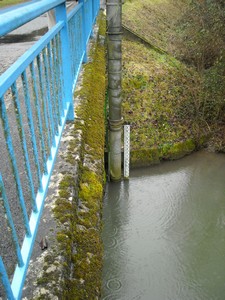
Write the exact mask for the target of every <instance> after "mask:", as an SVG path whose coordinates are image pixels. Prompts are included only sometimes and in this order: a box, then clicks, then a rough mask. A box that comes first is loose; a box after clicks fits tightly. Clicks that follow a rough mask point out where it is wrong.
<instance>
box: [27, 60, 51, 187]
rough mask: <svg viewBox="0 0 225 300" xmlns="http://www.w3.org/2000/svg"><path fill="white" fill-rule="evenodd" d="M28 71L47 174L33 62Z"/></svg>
mask: <svg viewBox="0 0 225 300" xmlns="http://www.w3.org/2000/svg"><path fill="white" fill-rule="evenodd" d="M30 73H31V83H32V87H33V96H34V103H35V108H36V110H35V112H36V117H37V120H38V131H39V137H40V139H41V154H42V161H43V170H44V174H47V158H46V149H45V141H44V133H43V126H42V120H41V111H40V101H39V95H38V89H37V81H36V76H35V70H34V62H32V63H31V64H30ZM39 189H40V191H42V182H41V186H39Z"/></svg>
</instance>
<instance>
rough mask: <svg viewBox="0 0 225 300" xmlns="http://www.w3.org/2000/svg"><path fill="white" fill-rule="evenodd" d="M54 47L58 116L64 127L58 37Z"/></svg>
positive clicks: (60, 123)
mask: <svg viewBox="0 0 225 300" xmlns="http://www.w3.org/2000/svg"><path fill="white" fill-rule="evenodd" d="M53 42H54V45H53V57H54V65H55V67H54V70H55V79H56V88H57V98H56V100H57V103H56V106H57V114H58V119H59V125H60V126H61V125H62V119H61V116H62V115H63V109H62V95H61V79H60V70H59V60H58V58H57V57H59V49H58V48H59V47H58V42H57V36H55V37H54V39H53Z"/></svg>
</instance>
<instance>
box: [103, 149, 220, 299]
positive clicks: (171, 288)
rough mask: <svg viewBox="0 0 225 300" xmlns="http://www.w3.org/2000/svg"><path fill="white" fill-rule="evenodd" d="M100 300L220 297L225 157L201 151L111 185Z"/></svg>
mask: <svg viewBox="0 0 225 300" xmlns="http://www.w3.org/2000/svg"><path fill="white" fill-rule="evenodd" d="M103 219H104V229H103V242H104V267H103V291H102V300H106V299H107V300H119V299H121V300H137V299H141V300H224V299H225V155H224V154H215V153H208V152H205V151H201V152H198V153H195V154H192V155H190V156H187V157H185V158H183V159H181V160H178V161H173V162H163V163H161V164H160V165H157V166H153V167H149V168H144V169H136V170H133V171H132V172H131V176H130V179H129V181H123V182H120V183H109V184H108V185H107V188H106V194H105V199H104V209H103Z"/></svg>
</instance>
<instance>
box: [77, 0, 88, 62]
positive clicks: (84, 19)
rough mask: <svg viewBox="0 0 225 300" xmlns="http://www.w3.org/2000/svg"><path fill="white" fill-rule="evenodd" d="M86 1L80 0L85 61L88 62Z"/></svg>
mask: <svg viewBox="0 0 225 300" xmlns="http://www.w3.org/2000/svg"><path fill="white" fill-rule="evenodd" d="M85 1H86V0H79V3H81V4H82V32H83V34H82V37H83V48H84V49H83V52H84V55H83V63H86V62H87V44H86V43H87V28H86V24H87V22H86V18H85Z"/></svg>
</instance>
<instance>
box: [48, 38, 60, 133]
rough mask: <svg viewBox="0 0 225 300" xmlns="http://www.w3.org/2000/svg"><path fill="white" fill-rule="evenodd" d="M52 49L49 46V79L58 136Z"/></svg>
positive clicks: (53, 116) (53, 115) (54, 121)
mask: <svg viewBox="0 0 225 300" xmlns="http://www.w3.org/2000/svg"><path fill="white" fill-rule="evenodd" d="M51 49H52V48H51V47H50V43H48V45H47V58H48V60H47V61H48V70H49V79H50V84H49V88H50V102H51V106H52V118H53V123H54V129H55V134H56V135H58V134H59V131H58V119H57V114H56V94H55V77H54V70H53V65H52V53H51Z"/></svg>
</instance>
